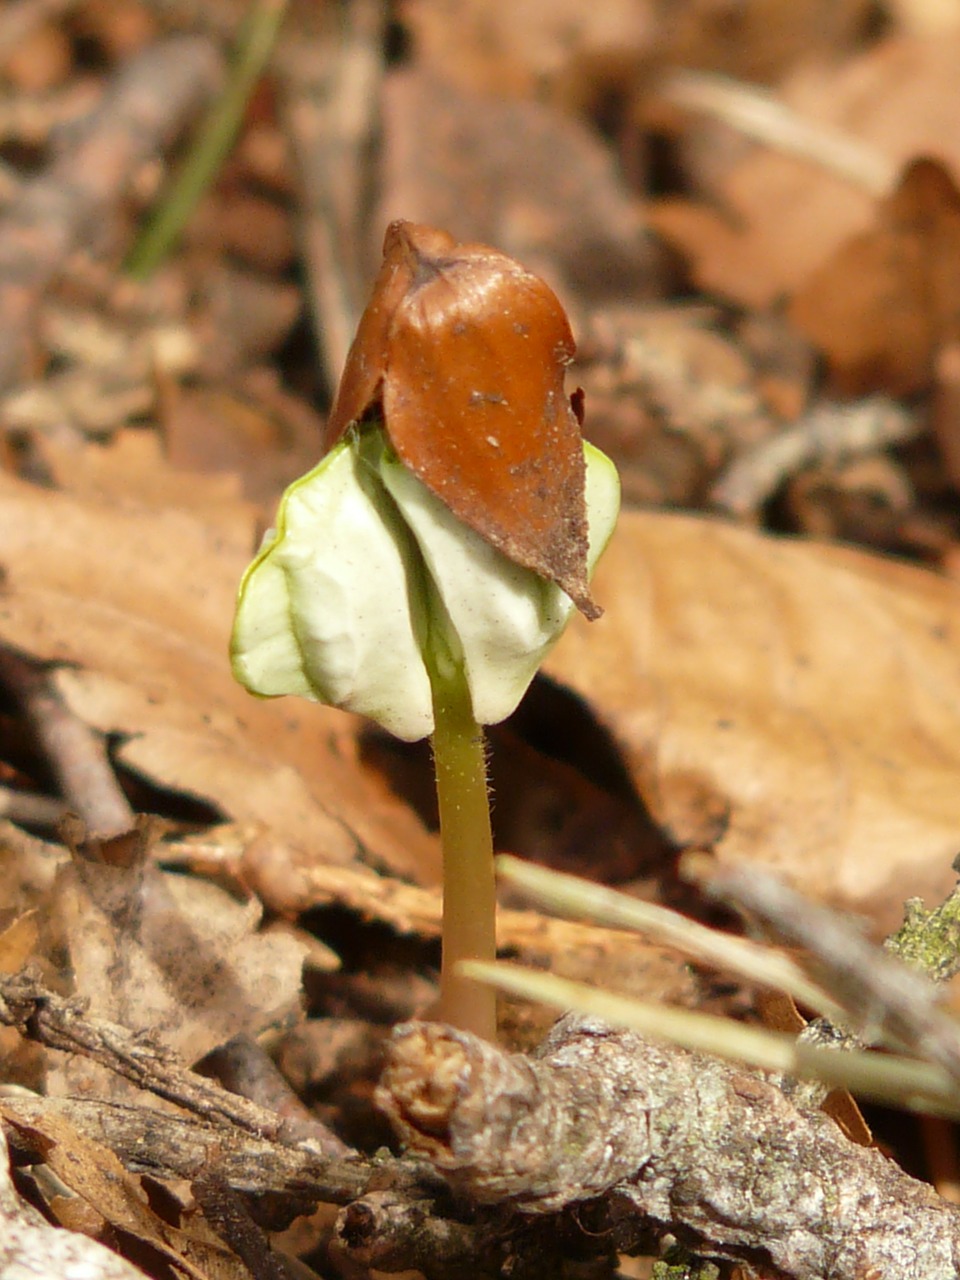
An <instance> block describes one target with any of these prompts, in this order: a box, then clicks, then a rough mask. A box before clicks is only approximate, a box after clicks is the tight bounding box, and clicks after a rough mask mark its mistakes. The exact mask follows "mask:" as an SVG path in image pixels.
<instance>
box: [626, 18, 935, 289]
mask: <svg viewBox="0 0 960 1280" xmlns="http://www.w3.org/2000/svg"><path fill="white" fill-rule="evenodd" d="M958 56H960V32H958V31H957V30H956V29H953V30H950V31H946V32H939V33H938V34H936V35H933V36H931V35H926V36H908V35H904V34H902V33H899V32H892V33H891V34H890V35H889V36H888V37H887V38H885V39H882V40H879V41H877V42H876V43H875V44H874V45H872V46H870V47H868V48H866V49H865V50H864V52H862V53H860V54H857V55H855V56H853V57H851V58H850V59H848V60H847V61H846V62H845V63H844V64H843V65H842V66H841V67H839V68H838V67H837V66H836V65H835V64H834V63H833V62H832V61H824V63H823V64H822V65H817V64H813V65H811V64H808V63H806V62H805V63H804V65H803V66H801V67H799V68H797V69H796V70H795V71H794V73H793V74H792V75H791V76H790V77H788V78H787V79H786V80H785V81H784V82H783V84H782V85H781V86H780V88H779V90H778V95H777V96H778V98H780V99H782V101H783V103H785V104H786V106H787V107H789V108H791V109H792V110H793V111H795V112H796V113H797V115H798V116H799V118H800V119H801V120H802V121H804V122H805V123H806V124H808V125H809V126H810V127H811V128H812V129H813V130H815V129H816V127H817V126H818V125H819V124H823V125H825V126H826V127H827V129H828V130H829V129H834V128H837V129H840V130H841V132H842V133H844V134H846V135H847V137H848V139H849V142H850V143H851V144H855V143H857V142H860V143H862V144H864V145H865V146H866V147H867V148H869V149H870V152H871V155H878V156H879V157H881V158H884V157H885V158H886V159H887V160H888V161H889V165H890V173H891V178H893V176H894V175H895V174H896V172H897V169H898V167H902V166H905V165H907V164H908V163H909V162H910V161H911V160H913V159H914V158H916V157H917V156H924V155H932V156H936V157H938V159H940V160H941V161H942V162H943V163H945V164H946V165H947V166H948V167H950V168H951V169H953V170H954V171H955V172H956V171H957V167H958V165H960V148H958V144H957V138H958V135H957V131H956V129H955V128H954V127H953V124H952V122H953V120H955V119H956V116H957V111H958V110H960V82H958V79H957V74H956V68H957V58H958ZM716 150H717V149H716V148H713V149H712V150H711V152H710V154H711V156H713V155H714V154H715V153H716ZM737 154H738V158H737V159H736V161H735V162H734V163H733V164H732V165H728V166H724V167H723V168H722V171H721V172H720V174H719V175H717V174H714V175H713V179H714V180H713V181H710V182H709V199H708V200H707V201H705V202H703V203H702V204H691V203H689V202H687V201H685V200H683V201H678V200H670V201H669V202H667V203H665V205H664V206H662V207H659V208H658V207H654V208H653V209H652V210H651V219H652V221H653V224H654V225H655V226H656V227H657V228H658V229H659V230H661V231H662V232H663V233H664V234H665V235H667V236H668V238H669V239H671V240H672V241H673V242H674V243H675V244H677V245H678V246H682V247H683V248H684V250H685V251H686V252H687V253H688V254H689V256H690V261H691V264H692V269H693V273H694V275H695V277H696V279H697V280H698V282H699V283H700V284H701V285H702V286H703V287H704V288H706V289H708V290H710V291H715V292H720V293H722V294H724V295H726V296H728V297H733V298H736V299H738V300H739V301H742V302H744V303H746V304H748V305H751V306H766V305H769V304H771V303H773V302H775V301H776V299H778V298H779V297H782V296H783V295H784V294H790V293H792V292H793V291H794V290H796V289H797V288H799V287H800V286H801V285H802V284H803V282H804V281H805V280H806V279H807V278H808V277H809V276H810V274H811V273H812V272H813V271H815V270H818V269H819V268H821V267H822V266H823V264H824V263H825V262H826V261H827V260H828V259H829V257H830V256H831V254H833V253H834V252H835V251H836V250H837V249H838V248H839V246H840V245H841V244H843V243H844V241H846V240H848V239H850V238H851V237H852V236H855V235H858V234H859V233H860V232H862V231H864V230H865V229H867V228H869V226H870V224H871V220H872V218H873V214H874V207H875V198H874V196H873V194H872V193H871V191H870V190H868V189H867V188H866V187H865V186H864V185H863V184H862V182H861V181H860V180H859V177H858V175H856V174H854V173H850V174H847V175H843V174H840V173H837V172H835V171H833V170H832V169H831V167H829V166H828V165H826V164H823V163H819V162H818V161H817V160H816V159H812V158H808V157H800V156H795V155H791V154H788V153H785V152H784V151H783V150H782V149H781V148H779V147H777V146H776V145H772V146H750V147H749V148H741V149H739V151H738V153H737Z"/></svg>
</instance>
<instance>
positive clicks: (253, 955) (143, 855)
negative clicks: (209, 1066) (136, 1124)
mask: <svg viewBox="0 0 960 1280" xmlns="http://www.w3.org/2000/svg"><path fill="white" fill-rule="evenodd" d="M120 840H123V841H125V842H126V843H127V845H128V846H130V852H129V856H128V857H127V858H126V859H125V860H124V861H122V862H114V861H107V860H101V858H100V856H99V855H100V849H99V846H98V845H94V846H92V847H87V846H84V845H81V846H77V847H75V848H74V850H73V858H72V860H71V862H69V863H68V864H66V865H65V866H64V867H63V868H62V869H61V871H60V873H59V875H58V877H57V880H56V882H55V884H54V887H53V891H52V893H51V894H50V897H49V899H48V902H47V904H46V917H47V921H48V929H49V931H50V933H51V934H52V935H54V936H55V937H56V939H57V943H58V946H57V950H58V951H61V952H63V953H65V955H66V958H67V969H68V971H69V973H70V975H71V978H72V981H73V985H74V989H75V990H76V991H77V992H78V993H79V994H80V995H82V996H83V997H84V999H85V1000H86V1001H87V1002H88V1006H89V1010H90V1012H91V1014H93V1015H94V1016H96V1017H99V1018H104V1019H106V1020H108V1021H110V1022H116V1023H119V1024H121V1025H122V1026H124V1027H127V1028H128V1029H129V1030H131V1031H144V1032H149V1033H151V1034H152V1035H154V1036H156V1037H157V1038H158V1039H159V1040H160V1041H161V1042H162V1043H163V1044H164V1045H165V1046H166V1047H167V1048H169V1049H173V1050H174V1051H175V1052H177V1053H178V1054H179V1055H180V1056H181V1057H182V1058H184V1059H185V1060H186V1061H187V1062H195V1061H196V1060H197V1059H199V1058H201V1057H202V1056H203V1055H204V1054H205V1053H208V1052H209V1051H210V1050H211V1049H213V1048H214V1047H215V1046H216V1045H218V1044H221V1043H222V1042H223V1041H225V1040H229V1039H230V1038H231V1037H232V1036H234V1035H237V1034H240V1033H246V1034H249V1035H257V1034H259V1033H260V1032H261V1031H263V1030H264V1029H265V1028H266V1027H267V1026H269V1025H271V1024H272V1023H275V1022H278V1021H281V1020H288V1019H290V1018H291V1017H296V1016H297V1015H298V1014H299V1012H300V995H301V976H302V970H303V963H304V959H305V956H306V948H305V946H304V945H303V944H302V943H301V942H299V941H298V940H296V939H295V938H294V937H292V936H291V935H290V934H284V933H282V932H278V931H269V932H262V931H259V926H260V923H261V917H262V907H261V906H260V904H259V902H257V900H256V899H254V898H251V899H250V900H248V901H246V902H241V901H238V900H237V899H236V898H234V897H232V896H231V895H230V894H229V893H227V892H226V890H224V889H222V888H221V887H220V886H219V885H216V884H212V883H210V882H209V881H207V880H197V879H193V878H191V877H186V876H179V875H174V874H170V873H167V872H163V871H161V870H160V869H159V868H158V867H157V866H156V864H155V862H153V861H152V860H151V856H150V855H151V848H150V846H151V844H152V838H151V831H150V825H149V823H148V824H147V825H146V826H145V827H144V828H142V829H141V831H140V832H139V833H138V837H137V838H135V839H132V840H131V839H130V838H128V837H120ZM113 843H114V844H117V843H119V842H118V841H114V842H113ZM92 1066H93V1064H91V1063H88V1062H86V1061H84V1060H83V1059H80V1058H68V1059H67V1060H66V1061H65V1062H63V1063H60V1064H58V1065H57V1066H56V1067H55V1068H54V1069H53V1072H52V1077H51V1078H54V1077H55V1079H54V1083H52V1084H50V1089H49V1091H50V1092H51V1093H71V1092H73V1093H75V1092H94V1091H93V1090H90V1089H83V1088H79V1089H78V1088H77V1080H78V1074H79V1077H80V1079H82V1080H83V1081H85V1082H86V1081H87V1080H88V1079H89V1078H90V1072H89V1070H88V1068H91V1067H92ZM95 1073H96V1075H97V1078H98V1079H104V1078H105V1079H106V1080H107V1085H106V1086H105V1087H104V1088H103V1089H101V1090H99V1092H100V1094H101V1095H105V1096H116V1091H115V1089H113V1088H111V1085H123V1084H124V1082H122V1081H119V1080H118V1078H117V1077H115V1076H110V1073H108V1072H104V1071H102V1069H100V1068H96V1069H95ZM124 1087H125V1088H127V1087H126V1086H125V1085H124Z"/></svg>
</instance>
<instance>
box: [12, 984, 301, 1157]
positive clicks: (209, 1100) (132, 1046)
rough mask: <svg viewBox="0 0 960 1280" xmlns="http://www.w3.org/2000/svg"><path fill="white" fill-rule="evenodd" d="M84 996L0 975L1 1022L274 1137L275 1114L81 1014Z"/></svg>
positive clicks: (200, 1110) (202, 1112) (150, 1044)
mask: <svg viewBox="0 0 960 1280" xmlns="http://www.w3.org/2000/svg"><path fill="white" fill-rule="evenodd" d="M84 1010H85V1005H84V1002H83V1001H82V1000H76V999H73V1000H69V999H65V998H64V997H62V996H57V995H55V994H54V993H53V992H51V991H48V990H47V989H46V988H45V987H44V986H43V985H42V984H41V983H39V982H38V981H36V979H34V978H33V977H32V976H31V975H30V974H29V973H27V972H24V973H21V974H17V975H16V976H14V977H7V976H4V975H0V1024H3V1025H4V1026H8V1027H16V1028H17V1030H18V1031H19V1032H20V1033H21V1035H23V1036H26V1037H27V1038H28V1039H30V1040H35V1041H37V1043H39V1044H43V1045H46V1046H47V1047H48V1048H51V1049H61V1050H62V1051H63V1052H65V1053H79V1054H82V1055H83V1056H84V1057H87V1058H90V1059H92V1060H93V1061H94V1062H99V1063H101V1064H102V1065H103V1066H105V1067H108V1068H109V1069H110V1070H111V1071H114V1072H116V1074H117V1075H119V1076H122V1077H123V1078H124V1079H125V1080H130V1081H132V1082H133V1084H135V1085H137V1086H138V1087H139V1088H141V1089H149V1090H150V1091H151V1092H152V1093H155V1094H156V1095H157V1096H158V1097H160V1098H166V1100H167V1101H168V1102H173V1103H175V1104H176V1105H177V1106H180V1107H183V1108H184V1109H185V1110H187V1111H191V1112H193V1113H194V1114H195V1115H198V1116H203V1117H204V1118H205V1119H208V1120H210V1121H215V1122H219V1123H221V1124H228V1125H234V1126H236V1127H238V1128H240V1129H243V1130H244V1131H246V1132H247V1133H252V1134H254V1135H256V1136H257V1137H264V1136H267V1137H276V1136H277V1134H278V1133H279V1132H280V1129H281V1127H282V1123H283V1122H282V1120H281V1118H280V1117H279V1116H278V1115H276V1113H275V1112H272V1111H267V1110H266V1109H265V1108H263V1107H258V1106H257V1105H256V1104H255V1103H253V1102H248V1101H247V1099H246V1098H240V1097H238V1096H237V1095H236V1094H235V1093H229V1092H228V1091H227V1090H226V1089H222V1088H221V1087H220V1086H219V1085H218V1084H216V1083H215V1082H214V1081H212V1080H205V1079H204V1077H203V1076H199V1075H197V1074H196V1072H194V1071H190V1070H189V1069H188V1068H187V1067H186V1066H184V1064H183V1062H182V1061H181V1060H180V1059H179V1058H178V1057H177V1055H176V1054H175V1053H172V1052H171V1051H170V1050H169V1049H166V1048H164V1047H163V1046H162V1045H161V1044H160V1043H159V1042H157V1041H156V1040H153V1039H152V1038H150V1037H148V1036H145V1035H134V1033H133V1032H131V1031H128V1030H127V1029H126V1028H125V1027H121V1026H118V1025H117V1023H115V1022H107V1021H106V1020H105V1019H103V1018H88V1017H86V1016H85V1012H84Z"/></svg>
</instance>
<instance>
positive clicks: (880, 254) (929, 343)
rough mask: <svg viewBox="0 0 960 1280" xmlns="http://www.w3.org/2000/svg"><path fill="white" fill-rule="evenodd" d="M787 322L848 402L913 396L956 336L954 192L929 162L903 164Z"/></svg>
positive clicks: (959, 238)
mask: <svg viewBox="0 0 960 1280" xmlns="http://www.w3.org/2000/svg"><path fill="white" fill-rule="evenodd" d="M790 316H791V319H792V320H793V321H794V323H795V324H796V325H797V326H798V328H799V329H800V330H801V331H802V332H803V333H805V334H806V336H807V337H808V338H810V340H811V341H812V342H814V343H816V345H817V346H818V347H819V348H820V349H821V351H823V352H824V353H825V355H826V357H827V362H828V365H829V368H830V372H831V376H832V382H833V384H834V386H835V387H836V389H837V390H838V391H840V392H841V393H844V394H847V395H859V394H861V393H863V392H866V391H870V390H884V391H889V392H890V393H891V394H893V395H911V394H913V393H914V392H917V391H920V390H922V389H923V388H924V387H927V386H929V385H930V382H931V379H932V377H933V365H934V359H935V357H936V353H937V350H938V349H939V348H940V347H941V346H942V345H943V344H945V343H947V342H950V341H955V340H956V339H957V338H960V320H958V317H960V191H958V190H957V187H956V184H955V182H954V181H953V179H952V178H951V176H950V174H949V173H948V172H947V171H946V169H944V168H943V166H942V165H940V164H938V163H937V162H936V161H935V160H928V159H919V160H914V161H913V162H912V163H911V164H909V165H908V166H907V168H906V171H905V172H904V174H903V176H902V177H901V179H900V182H899V185H898V186H897V188H896V190H895V191H894V192H893V194H892V195H891V196H890V197H889V198H888V199H887V200H885V201H883V202H882V204H881V205H880V207H879V208H878V209H877V217H876V223H875V225H874V226H873V227H871V228H870V229H869V230H867V231H864V232H862V233H861V234H860V235H858V236H855V237H854V238H853V239H852V240H850V241H848V242H847V243H846V244H843V245H841V246H840V248H839V249H838V250H837V251H836V253H835V254H834V255H833V256H832V257H831V258H830V260H829V261H828V262H826V263H825V264H824V265H823V266H822V267H821V268H820V269H819V270H818V271H815V272H814V273H813V275H812V276H811V277H810V278H809V279H808V280H807V281H806V283H805V284H804V286H803V288H802V289H801V290H800V291H799V292H798V293H797V294H796V295H795V296H794V298H793V301H792V303H791V307H790Z"/></svg>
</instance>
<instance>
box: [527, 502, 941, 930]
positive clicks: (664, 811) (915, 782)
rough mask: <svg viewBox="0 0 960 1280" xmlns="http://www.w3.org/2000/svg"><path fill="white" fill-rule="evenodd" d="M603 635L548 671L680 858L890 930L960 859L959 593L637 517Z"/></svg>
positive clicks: (715, 531)
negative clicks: (725, 868) (699, 858)
mask: <svg viewBox="0 0 960 1280" xmlns="http://www.w3.org/2000/svg"><path fill="white" fill-rule="evenodd" d="M596 586H597V592H598V594H602V596H603V599H604V600H605V601H609V608H608V611H607V614H606V615H605V617H604V625H603V627H602V628H594V629H587V628H585V627H583V626H581V625H580V623H579V621H578V620H575V622H574V626H573V627H572V629H571V630H570V631H569V632H568V633H567V634H566V635H565V636H564V638H563V640H562V642H561V644H560V645H559V646H558V648H557V649H556V651H555V652H554V654H553V655H552V656H551V658H550V659H549V661H548V662H547V663H546V665H545V669H546V671H547V673H548V674H550V675H552V676H553V677H554V678H556V679H558V680H560V681H562V682H563V683H564V684H566V685H568V686H569V687H571V688H572V689H574V690H575V691H576V692H577V693H578V694H580V695H581V696H582V697H583V698H585V699H586V700H587V701H588V702H589V704H590V705H591V707H592V708H593V709H594V712H595V713H596V714H597V715H598V716H599V718H600V720H601V721H602V723H603V724H604V725H605V726H606V727H607V728H609V730H610V731H611V732H612V734H613V736H614V738H615V740H616V742H617V744H618V745H619V746H620V748H621V750H622V751H623V753H624V755H625V757H626V760H627V762H628V763H629V766H630V768H631V770H632V773H633V777H634V779H635V781H636V784H637V787H638V789H639V791H640V794H641V795H642V797H643V799H644V800H645V802H646V804H647V805H648V807H649V808H650V810H651V812H652V814H653V815H654V817H655V819H656V820H657V821H658V822H659V823H661V824H662V825H663V826H664V828H665V829H666V831H667V832H668V834H670V835H672V837H673V838H674V839H675V840H676V842H677V843H678V844H681V845H684V844H703V845H711V846H713V847H714V848H715V850H716V852H717V855H718V857H719V858H720V859H721V860H731V861H738V862H739V861H743V862H747V861H752V862H760V863H762V864H765V865H766V866H768V867H770V868H771V869H773V870H775V871H777V872H778V873H781V874H783V875H785V876H787V877H788V878H789V879H790V880H791V881H792V882H793V883H794V884H797V885H799V886H801V887H802V888H803V889H804V891H805V892H806V893H808V894H809V895H811V896H813V897H815V898H818V899H821V900H824V901H827V902H830V903H833V904H836V905H843V906H847V907H850V908H853V909H855V910H859V911H864V912H867V913H869V914H870V915H871V916H872V917H873V921H874V924H875V926H876V929H877V931H878V932H879V933H880V934H884V933H886V932H888V931H889V930H890V929H891V928H893V927H895V926H896V925H897V924H898V923H899V920H900V917H901V914H902V907H903V900H904V898H905V897H910V896H913V895H915V894H917V895H921V896H926V897H928V898H929V900H931V901H933V900H939V898H940V897H942V896H943V895H944V893H945V892H946V891H947V890H948V889H949V888H950V887H951V885H952V883H953V881H954V874H953V872H952V871H951V863H952V861H953V858H954V857H955V855H956V853H957V849H958V847H960V796H958V792H957V785H956V779H957V771H958V768H960V656H958V648H957V637H958V635H960V592H958V590H957V588H956V586H955V585H954V584H952V583H949V582H946V581H944V580H942V579H940V578H938V577H936V576H935V575H933V574H931V573H927V572H924V571H923V570H920V569H914V568H911V567H908V566H905V565H902V564H898V563H896V562H893V561H888V560H884V559H881V558H879V557H872V556H869V555H866V554H863V553H860V552H856V551H852V550H847V549H844V548H840V547H831V546H827V545H818V544H816V543H792V542H788V541H782V540H778V539H774V538H771V537H766V536H763V535H760V534H756V533H753V532H750V531H747V530H743V529H737V528H734V527H732V526H729V525H726V524H722V523H719V522H716V521H711V520H706V519H697V518H695V517H690V516H673V515H665V514H659V513H658V514H647V515H644V514H640V513H627V514H626V515H625V516H624V517H623V518H622V519H621V523H620V526H619V528H618V530H617V533H616V534H615V536H614V538H613V541H612V542H611V544H610V548H609V550H608V552H607V556H606V558H605V560H604V562H603V564H602V565H601V567H600V569H599V570H598V575H597V580H596Z"/></svg>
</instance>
